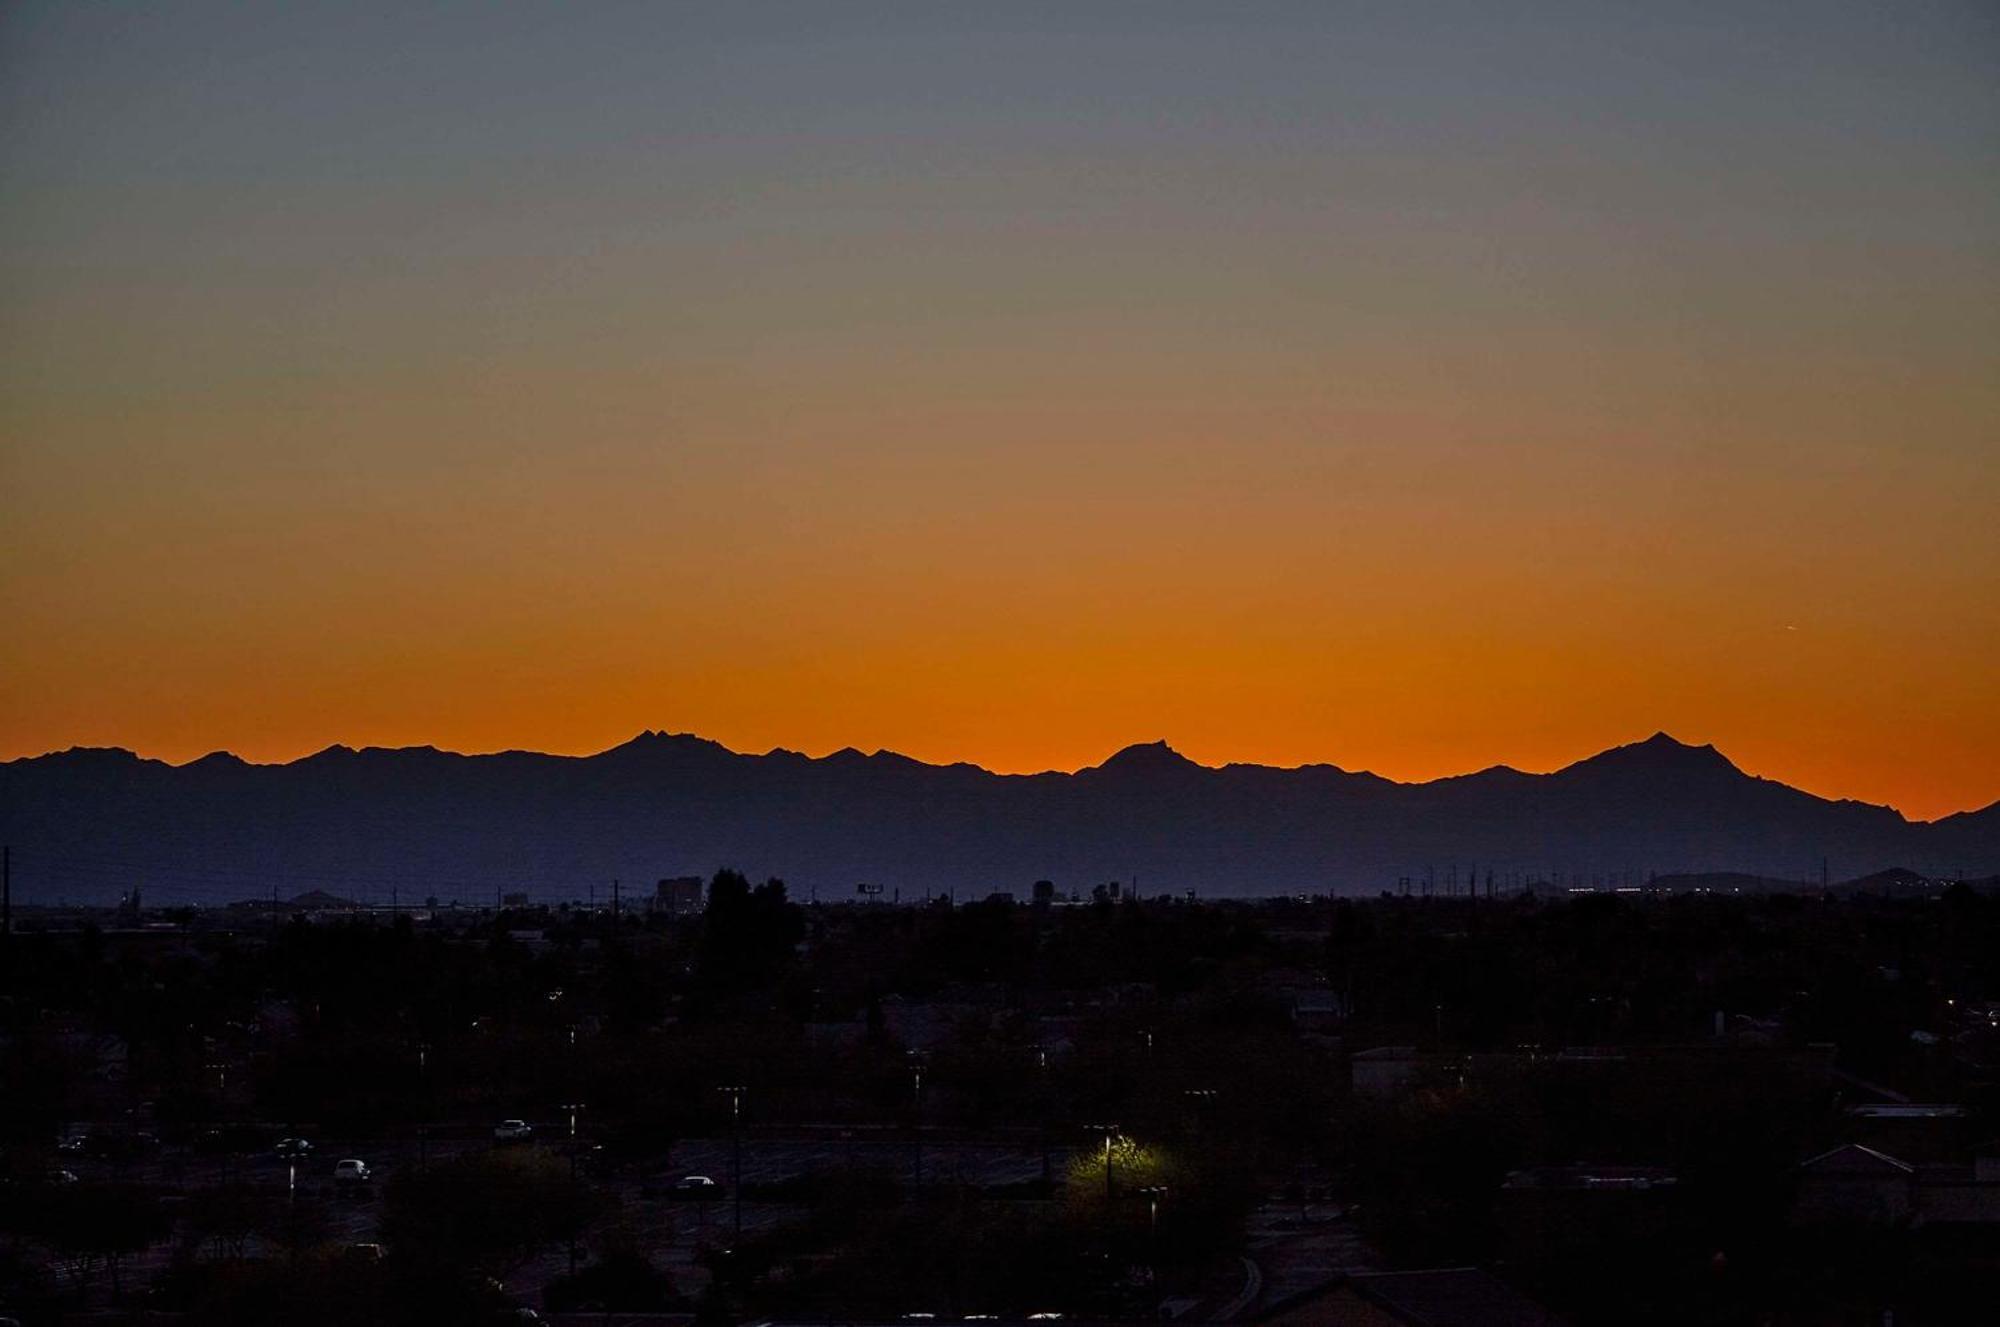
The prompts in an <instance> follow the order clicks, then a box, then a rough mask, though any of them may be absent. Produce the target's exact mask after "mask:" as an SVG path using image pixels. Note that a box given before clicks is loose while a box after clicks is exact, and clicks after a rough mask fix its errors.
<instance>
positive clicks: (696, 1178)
mask: <svg viewBox="0 0 2000 1327" xmlns="http://www.w3.org/2000/svg"><path fill="white" fill-rule="evenodd" d="M674 1196H675V1197H677V1198H691V1199H694V1200H695V1201H697V1202H699V1201H701V1200H703V1199H707V1198H720V1197H721V1196H722V1186H721V1185H720V1184H717V1183H716V1182H715V1181H714V1180H712V1179H710V1178H709V1177H708V1176H706V1175H683V1176H681V1177H680V1178H679V1179H677V1180H675V1181H674Z"/></svg>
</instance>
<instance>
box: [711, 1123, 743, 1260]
mask: <svg viewBox="0 0 2000 1327" xmlns="http://www.w3.org/2000/svg"><path fill="white" fill-rule="evenodd" d="M715 1090H716V1091H717V1092H727V1093H728V1094H729V1136H730V1152H731V1156H732V1160H731V1162H730V1166H731V1174H730V1186H731V1187H732V1188H733V1189H735V1191H736V1193H735V1201H736V1242H737V1243H738V1244H741V1243H742V1242H743V1094H744V1093H745V1092H748V1091H749V1090H750V1089H749V1088H747V1087H744V1086H742V1085H741V1084H737V1085H734V1086H730V1087H718V1088H717V1089H715Z"/></svg>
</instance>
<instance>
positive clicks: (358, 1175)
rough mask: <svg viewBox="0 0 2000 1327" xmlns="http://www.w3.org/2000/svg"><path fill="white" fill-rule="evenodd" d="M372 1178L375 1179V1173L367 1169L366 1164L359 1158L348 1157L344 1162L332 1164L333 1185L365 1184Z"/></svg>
mask: <svg viewBox="0 0 2000 1327" xmlns="http://www.w3.org/2000/svg"><path fill="white" fill-rule="evenodd" d="M373 1178H375V1172H373V1171H371V1170H370V1169H368V1163H367V1162H366V1161H362V1160H360V1159H359V1158H356V1157H348V1158H347V1159H346V1160H344V1161H336V1162H334V1163H333V1182H334V1183H335V1184H366V1183H367V1182H368V1181H369V1180H371V1179H373Z"/></svg>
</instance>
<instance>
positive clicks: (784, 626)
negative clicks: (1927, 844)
mask: <svg viewBox="0 0 2000 1327" xmlns="http://www.w3.org/2000/svg"><path fill="white" fill-rule="evenodd" d="M1414 11H1415V7H1407V8H1404V7H1392V8H1383V9H1375V8H1362V7H1349V6H1326V5H1319V4H1303V3H1300V4H1270V3H1265V4H1259V3H1252V4H1244V5H1232V6H1228V7H1226V8H1224V7H1219V6H1194V5H1186V4H1150V5H1143V6H1141V5H1111V6H1091V7H1078V6H1073V5H1055V4H1028V5H1010V6H1004V7H995V6H972V5H964V4H935V3H933V4H909V5H880V4H875V5H855V6H837V7H836V6H820V5H803V4H801V5H753V4H728V5H684V6H671V7H656V6H609V7H594V8H591V9H587V10H575V9H568V8H565V9H560V10H559V9H555V8H543V7H535V6H526V5H516V4H506V5H499V6H478V7H472V6H451V5H446V6H438V7H430V8H425V9H422V10H412V9H410V8H408V7H404V6H374V5H351V4H350V5H297V6H284V7H271V8H256V9H249V10H245V9H243V8H241V7H235V6H227V7H225V6H220V5H212V4H204V3H194V4H185V5H177V6H173V7H171V8H159V9H151V10H145V9H136V8H112V7H95V6H89V7H86V6H56V5H42V4H24V5H16V6H12V7H9V9H8V10H7V11H6V13H5V15H4V16H0V200H4V204H5V206H4V207H0V292H4V299H0V485H4V488H5V491H6V493H7V496H8V503H7V508H8V512H7V516H6V518H5V519H4V520H0V567H4V570H0V609H4V611H5V614H6V621H7V623H8V626H7V634H8V639H9V646H8V648H7V649H5V650H0V755H18V754H30V753H34V752H39V751H44V750H49V749H52V748H60V747H66V746H69V745H71V744H73V743H85V744H105V745H112V744H115V745H122V746H127V747H131V748H134V749H137V750H141V751H144V752H146V753H147V754H150V755H162V756H166V757H169V758H172V759H177V760H185V759H188V758H192V757H194V756H197V755H200V754H202V753H203V752H205V751H207V750H209V749H211V748H214V747H218V746H221V747H227V748H229V749H231V750H234V751H236V752H238V753H240V754H243V755H245V756H247V757H250V758H253V759H260V760H276V759H289V758H292V757H294V756H297V755H299V754H302V753H304V752H307V751H310V750H314V749H317V748H320V747H324V746H326V745H327V744H329V743H332V742H346V743H351V744H357V745H359V744H370V743H373V744H381V745H391V746H394V745H406V744H413V743H425V742H429V743H436V744H438V745H440V746H445V747H453V748H462V749H470V750H481V749H487V750H490V749H496V748H502V747H532V748H543V749H549V750H555V751H566V752H578V753H580V752H584V751H589V750H595V749H601V748H603V747H605V746H609V745H611V744H612V743H614V742H616V741H618V740H620V739H621V738H622V737H624V736H625V735H627V734H629V733H630V732H631V731H633V730H634V729H635V728H639V727H643V726H655V727H657V726H662V725H664V726H670V727H673V728H677V729H689V730H694V731H699V732H702V733H705V734H710V735H713V736H714V737H716V738H718V739H720V740H722V741H724V742H726V743H727V744H728V745H730V746H732V747H734V748H737V749H768V748H770V747H774V746H780V745H786V746H795V747H804V748H805V749H808V750H813V751H829V750H833V749H835V748H837V747H842V746H849V745H852V746H855V747H860V748H863V749H873V748H877V747H885V748H890V749H894V750H898V751H903V752H906V753H908V754H910V755H913V756H916V757H918V758H921V759H926V760H931V761H937V762H946V761H952V760H969V761H973V762H976V763H979V764H981V765H984V766H987V767H988V768H993V769H997V770H1014V771H1025V770H1032V769H1043V768H1050V767H1056V768H1076V767H1078V766H1080V765H1085V764H1088V763H1091V762H1092V761H1095V760H1098V759H1101V758H1102V756H1103V754H1104V753H1105V752H1106V751H1109V750H1112V749H1115V748H1116V747H1118V746H1119V745H1121V744H1122V743H1123V742H1125V741H1127V740H1129V739H1130V738H1131V737H1132V736H1133V735H1134V734H1157V733H1172V734H1174V736H1175V741H1176V745H1177V746H1179V747H1180V748H1181V749H1182V750H1184V751H1185V752H1186V753H1187V754H1188V755H1190V756H1191V757H1193V758H1195V759H1197V760H1200V761H1202V762H1203V763H1209V764H1215V763H1223V762H1226V761H1256V762H1265V763H1273V764H1297V763H1301V762H1308V761H1314V760H1322V759H1333V760H1337V761H1338V762H1339V763H1340V764H1342V765H1344V766H1347V767H1349V768H1367V769H1372V770H1375V771H1376V772H1379V773H1382V774H1384V775H1386V776H1389V777H1393V778H1399V779H1421V778H1428V777H1434V776H1436V775H1440V774H1448V773H1455V772H1462V771H1464V770H1469V769H1476V768H1480V767H1483V766H1486V765H1490V764H1494V763H1498V762H1502V761H1504V762H1508V763H1512V764H1515V765H1517V766H1521V767H1524V768H1552V767H1554V766H1555V765H1557V764H1560V763H1562V762H1563V761H1565V760H1569V759H1573V758H1574V757H1575V756H1576V755H1578V754H1579V753H1581V752H1585V751H1590V750H1595V749H1599V748H1601V747H1604V746H1608V745H1610V744H1611V743H1613V742H1615V741H1618V740H1623V739H1626V738H1629V737H1630V736H1631V735H1632V734H1634V733H1643V732H1650V731H1652V730H1654V729H1656V728H1662V727H1664V728H1667V729H1669V730H1671V731H1674V732H1678V733H1684V734H1688V735H1691V736H1697V737H1698V740H1704V741H1713V742H1715V743H1716V744H1717V745H1718V746H1720V747H1721V748H1722V749H1724V750H1725V751H1727V752H1728V753H1729V754H1730V755H1731V756H1732V757H1734V758H1735V759H1737V760H1738V761H1739V763H1741V764H1743V765H1744V767H1745V768H1749V769H1754V770H1756V771H1757V772H1759V773H1761V774H1765V775H1768V776H1769V777H1773V778H1778V779H1782V780H1784V781H1786V782H1789V783H1792V784H1795V785H1798V786H1801V787H1804V788H1807V789H1809V790H1811V791H1814V792H1818V793H1821V794H1824V795H1829V796H1851V797H1856V798H1861V799H1864V800H1868V801H1873V802H1879V803H1887V804H1891V805H1894V806H1897V807H1899V808H1900V809H1902V810H1904V811H1905V812H1906V813H1908V814H1910V815H1912V816H1919V817H1930V816H1936V815H1939V814H1943V813H1946V812H1949V811H1953V810H1959V809H1964V808H1968V807H1972V806H1976V805H1982V804H1984V803H1986V802H1989V801H1991V800H1992V797H1993V795H1994V792H1995V788H1996V783H2000V764H1996V760H1995V757H1994V754H1993V753H1994V752H1995V751H2000V689H1997V688H1995V687H1994V685H1993V680H1992V679H1993V676H1994V673H1995V669H1994V666H1993V660H1994V658H1995V657H1996V654H1997V653H2000V527H1996V525H1995V522H1994V521H1993V519H1992V512H1993V510H1994V509H1995V503H1996V499H2000V465H1996V463H1995V451H1996V447H2000V372H1996V364H2000V355H1996V351H2000V170H1996V169H1995V167H1996V165H2000V162H1996V155H2000V154H1996V147H2000V85H1996V84H1995V82H1994V80H1993V79H1992V77H1991V74H1992V69H1993V68H1994V63H1995V57H1996V56H2000V36H1997V35H1996V32H1997V31H2000V29H1996V19H1995V17H1994V15H1993V14H1992V12H1991V11H1990V10H1986V9H1983V8H1981V7H1977V6H1972V5H1965V4H1915V5H1899V6H1893V7H1892V6H1887V5H1871V4H1860V3H1839V4H1828V5H1824V6H1817V7H1814V9H1813V10H1812V11H1811V12H1810V15H1809V22H1808V23H1802V22H1801V20H1800V11H1798V10H1797V9H1796V8H1792V7H1778V6H1765V5H1734V6H1728V7H1706V6H1702V7H1689V8H1681V9H1673V10H1667V9H1662V8H1661V7H1659V6H1650V5H1637V4H1633V5H1612V6H1574V7H1572V6H1563V5H1535V6H1528V7H1514V8H1511V9H1508V10H1507V11H1505V12H1501V11H1500V10H1497V9H1495V8H1494V7H1490V6H1475V5H1463V6H1437V7H1425V8H1424V11H1423V12H1422V13H1417V12H1414Z"/></svg>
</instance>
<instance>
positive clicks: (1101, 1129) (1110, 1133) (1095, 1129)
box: [1083, 1124, 1118, 1203]
mask: <svg viewBox="0 0 2000 1327" xmlns="http://www.w3.org/2000/svg"><path fill="white" fill-rule="evenodd" d="M1083 1127H1084V1131H1085V1132H1086V1133H1101V1134H1103V1135H1104V1201H1105V1202H1107V1203H1109V1202H1110V1201H1111V1198H1112V1188H1111V1140H1112V1139H1114V1138H1116V1137H1117V1136H1118V1126H1117V1125H1115V1124H1086V1125H1084V1126H1083Z"/></svg>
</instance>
